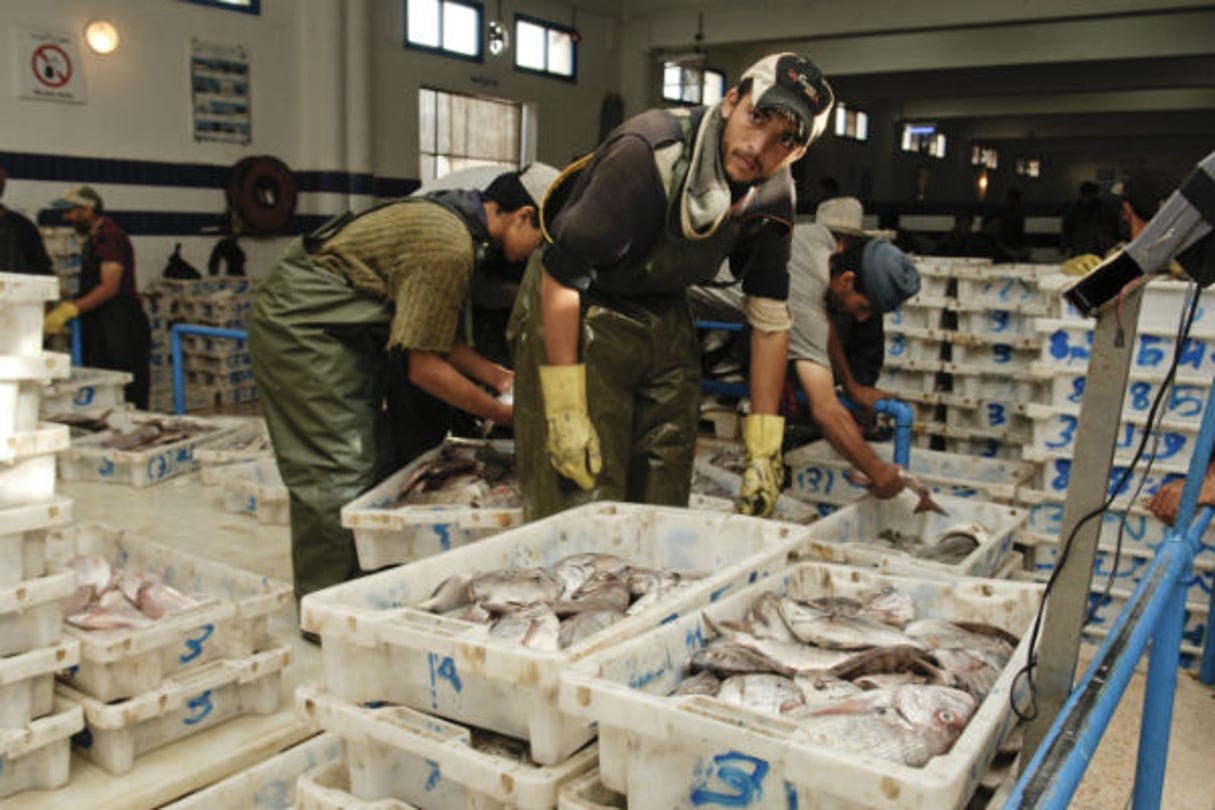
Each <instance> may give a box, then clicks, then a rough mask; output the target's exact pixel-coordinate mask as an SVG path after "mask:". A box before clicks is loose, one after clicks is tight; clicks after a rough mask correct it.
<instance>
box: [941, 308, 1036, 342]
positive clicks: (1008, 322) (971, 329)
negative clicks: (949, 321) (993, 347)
mask: <svg viewBox="0 0 1215 810" xmlns="http://www.w3.org/2000/svg"><path fill="white" fill-rule="evenodd" d="M959 307H960V308H959V309H958V310H957V312H958V330H957V331H959V332H964V333H966V334H970V335H979V336H981V337H984V338H991V339H992V340H1009V339H1011V340H1021V339H1023V338H1034V337H1037V332H1036V331H1035V330H1034V324H1033V320H1034V317H1035V316H1036V315H1037V314H1038V313H1037V311H1036V310H1035V311H1034V313H1033V314H1027V313H1025V312H1022V311H1020V310H1019V309H1016V308H1010V309H996V308H992V307H979V308H975V309H971V308H968V307H966V305H959Z"/></svg>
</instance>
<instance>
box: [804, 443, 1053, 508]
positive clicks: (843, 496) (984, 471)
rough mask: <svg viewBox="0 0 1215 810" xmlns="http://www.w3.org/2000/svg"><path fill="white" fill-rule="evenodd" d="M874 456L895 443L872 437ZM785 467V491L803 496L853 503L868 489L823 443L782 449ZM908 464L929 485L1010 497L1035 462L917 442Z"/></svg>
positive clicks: (885, 455) (969, 494) (958, 493)
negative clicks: (855, 480) (952, 450)
mask: <svg viewBox="0 0 1215 810" xmlns="http://www.w3.org/2000/svg"><path fill="white" fill-rule="evenodd" d="M869 446H870V447H871V448H872V449H873V451H874V452H875V453H877V454H878V457H879V458H881V459H882V460H884V461H890V460H891V459H893V457H894V445H893V444H891V443H890V442H872V443H870V445H869ZM785 463H786V464H787V465H788V466H789V469H790V472H791V473H792V474H791V476H790V494H792V495H794V496H796V497H798V498H801V499H802V500H806V501H821V502H826V503H834V504H846V503H852V502H853V501H855V500H857V499H858V498H861V497H863V496H864V495H866V494H867V493H868V492H869V490H868V489H866V488H864V487H859V486H856V485H855V484H853V483H851V482H850V481H848V480H847V479H846V478H845V477H844V472H845V471H847V470H848V469H850V468H851V467H852V465H851V463H850V462H848V461H847V460H846V459H844V457H843V456H841V455H840V454H839V453H837V452H835V450H834V449H833V448H832V447H831V445H830V444H828V443H827V441H826V440H819V441H816V442H811V443H810V444H807V445H804V446H802V447H799V448H797V449H796V450H791V451H789V452H788V453H786V454H785ZM909 466H910V470H911V472H913V473H915V475H916V476H917V477H918V478H920V480H922V481H923V482H924V483H925V484H927V485H928V486H929V488H931V489H932V490H933V492H939V493H941V494H944V495H950V496H953V497H959V498H979V499H982V500H1006V501H1011V500H1012V499H1013V498H1014V497H1015V496H1016V492H1017V487H1018V486H1020V485H1021V484H1023V483H1025V482H1027V481H1028V480H1029V479H1030V477H1031V476H1032V475H1033V471H1034V467H1033V465H1030V464H1025V463H1023V462H1019V461H1004V460H1001V459H985V458H977V457H975V456H965V455H960V454H957V453H945V452H942V451H939V450H925V449H920V448H917V449H915V450H914V451H913V452H912V453H911V455H910V465H909Z"/></svg>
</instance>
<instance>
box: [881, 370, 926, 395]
mask: <svg viewBox="0 0 1215 810" xmlns="http://www.w3.org/2000/svg"><path fill="white" fill-rule="evenodd" d="M877 387H878V388H880V389H882V390H884V391H890V392H892V393H895V394H899V395H900V396H902V395H905V394H908V393H911V394H930V393H932V392H934V391H936V388H937V372H935V371H920V370H918V369H914V368H906V367H902V366H898V365H883V366H882V372H881V374H880V375H879V376H878V381H877Z"/></svg>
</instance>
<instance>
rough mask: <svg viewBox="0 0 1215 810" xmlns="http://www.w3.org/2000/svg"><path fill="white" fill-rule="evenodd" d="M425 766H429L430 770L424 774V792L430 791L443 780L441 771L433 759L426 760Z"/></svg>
mask: <svg viewBox="0 0 1215 810" xmlns="http://www.w3.org/2000/svg"><path fill="white" fill-rule="evenodd" d="M426 767H428V768H430V772H429V773H428V774H426V792H427V793H430V792H431V791H433V790H434V789H435V788H437V787H438V786H439V783H440V782H442V781H443V771H442V770H441V769H440V768H439V763H437V762H435V761H434V760H433V759H428V760H426Z"/></svg>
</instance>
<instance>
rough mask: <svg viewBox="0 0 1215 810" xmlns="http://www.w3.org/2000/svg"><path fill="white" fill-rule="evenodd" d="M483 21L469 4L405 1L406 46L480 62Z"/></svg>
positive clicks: (449, 0) (481, 10)
mask: <svg viewBox="0 0 1215 810" xmlns="http://www.w3.org/2000/svg"><path fill="white" fill-rule="evenodd" d="M484 19H485V9H484V7H483V6H482V5H481V4H480V3H474V2H469V1H468V0H405V46H406V47H407V48H417V49H419V50H424V51H433V52H435V53H442V54H446V55H448V56H455V57H459V58H461V59H472V60H474V61H477V62H480V61H481V29H482V27H483V23H484Z"/></svg>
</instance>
